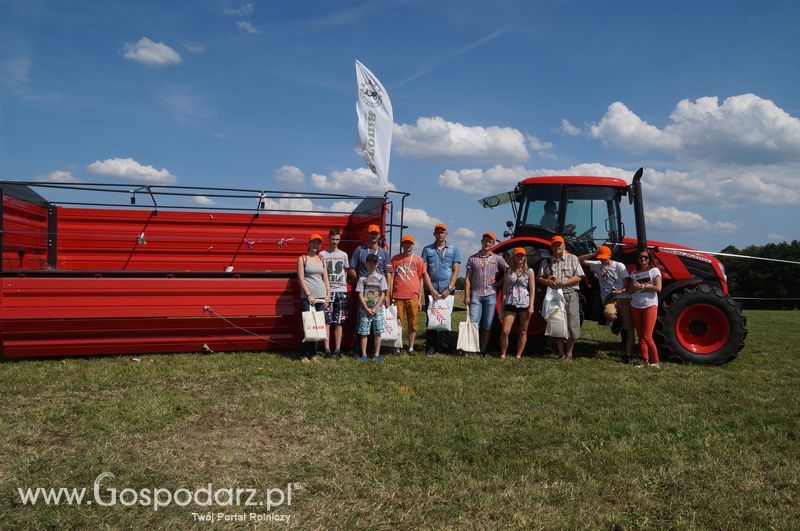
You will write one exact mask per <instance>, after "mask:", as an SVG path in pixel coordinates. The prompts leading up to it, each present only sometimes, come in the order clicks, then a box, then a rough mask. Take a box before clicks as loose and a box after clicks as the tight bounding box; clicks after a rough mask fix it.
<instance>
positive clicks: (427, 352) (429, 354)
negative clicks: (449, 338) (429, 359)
mask: <svg viewBox="0 0 800 531" xmlns="http://www.w3.org/2000/svg"><path fill="white" fill-rule="evenodd" d="M434 354H435V352H434V350H433V349H432V348H429V349H428V350H426V351H425V355H426V356H433V355H434Z"/></svg>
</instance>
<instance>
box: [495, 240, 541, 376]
mask: <svg viewBox="0 0 800 531" xmlns="http://www.w3.org/2000/svg"><path fill="white" fill-rule="evenodd" d="M512 256H513V258H512V259H511V266H510V267H509V268H508V269H507V270H506V273H505V275H504V276H503V309H502V311H501V313H500V320H501V321H502V323H503V332H502V334H501V335H500V359H501V360H504V359H506V351H507V350H508V336H509V335H510V334H511V327H512V326H514V320H515V319H516V318H517V317H519V339H518V340H517V355H516V358H517V359H520V358H521V357H522V353H523V352H525V343H527V341H528V323H529V322H530V319H531V315H533V301H534V298H535V293H536V292H535V291H534V286H536V280H535V278H534V275H533V269H531V268H529V267H528V254H527V253H526V252H525V249H524V248H522V247H517V248H516V249H514V253H513V255H512Z"/></svg>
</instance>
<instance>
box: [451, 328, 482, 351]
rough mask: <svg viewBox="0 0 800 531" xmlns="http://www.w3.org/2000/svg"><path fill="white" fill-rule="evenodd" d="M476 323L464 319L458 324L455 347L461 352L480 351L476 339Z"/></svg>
mask: <svg viewBox="0 0 800 531" xmlns="http://www.w3.org/2000/svg"><path fill="white" fill-rule="evenodd" d="M478 338H479V336H478V323H470V322H467V321H464V322H463V323H461V324H459V325H458V344H457V345H456V349H458V350H460V351H462V352H480V350H481V347H480V342H479V340H478Z"/></svg>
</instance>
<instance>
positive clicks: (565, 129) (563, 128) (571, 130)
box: [558, 118, 581, 136]
mask: <svg viewBox="0 0 800 531" xmlns="http://www.w3.org/2000/svg"><path fill="white" fill-rule="evenodd" d="M558 131H560V132H562V133H564V134H565V135H569V136H578V135H579V134H581V130H580V128H578V127H575V126H574V125H573V124H572V123H571V122H570V121H569V120H567V119H566V118H562V119H561V125H559V126H558Z"/></svg>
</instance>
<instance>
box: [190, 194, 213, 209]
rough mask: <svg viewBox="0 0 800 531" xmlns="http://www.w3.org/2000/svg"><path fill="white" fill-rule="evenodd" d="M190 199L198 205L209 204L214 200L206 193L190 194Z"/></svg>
mask: <svg viewBox="0 0 800 531" xmlns="http://www.w3.org/2000/svg"><path fill="white" fill-rule="evenodd" d="M192 201H193V202H194V203H196V204H198V205H200V206H211V205H214V204H215V203H214V200H213V199H211V198H210V197H208V196H206V195H195V196H192Z"/></svg>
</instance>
